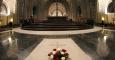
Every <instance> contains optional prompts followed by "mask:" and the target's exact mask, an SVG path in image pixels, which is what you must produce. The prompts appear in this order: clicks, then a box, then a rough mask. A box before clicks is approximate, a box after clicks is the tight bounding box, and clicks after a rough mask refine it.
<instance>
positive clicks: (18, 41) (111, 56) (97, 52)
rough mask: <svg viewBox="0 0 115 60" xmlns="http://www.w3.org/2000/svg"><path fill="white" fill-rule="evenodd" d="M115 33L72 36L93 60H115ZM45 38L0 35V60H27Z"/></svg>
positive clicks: (6, 33) (5, 33) (105, 32)
mask: <svg viewBox="0 0 115 60" xmlns="http://www.w3.org/2000/svg"><path fill="white" fill-rule="evenodd" d="M114 36H115V32H114V31H109V30H102V31H98V32H93V33H85V34H77V35H73V36H70V37H71V38H72V39H73V41H74V42H75V43H76V44H78V45H79V47H80V48H81V49H82V50H83V51H84V52H86V53H87V54H89V55H90V56H91V57H92V58H93V59H92V60H115V47H114V46H115V44H114V43H115V40H114V39H115V37H114ZM43 38H44V37H43V36H39V35H31V34H30V35H26V34H19V33H14V32H11V31H7V32H3V33H0V60H25V58H27V57H28V55H29V54H30V53H31V52H32V51H33V49H34V48H35V47H36V46H37V45H38V44H39V43H40V42H41V41H42V40H43Z"/></svg>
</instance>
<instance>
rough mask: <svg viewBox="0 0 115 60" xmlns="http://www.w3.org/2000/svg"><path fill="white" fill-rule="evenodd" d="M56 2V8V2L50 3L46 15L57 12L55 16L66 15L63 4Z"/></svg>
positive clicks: (52, 14) (53, 14)
mask: <svg viewBox="0 0 115 60" xmlns="http://www.w3.org/2000/svg"><path fill="white" fill-rule="evenodd" d="M57 4H58V6H57V7H58V10H57V8H56V3H53V4H51V5H50V7H49V13H48V15H49V16H56V13H58V14H57V16H66V10H65V7H64V5H63V4H61V3H57Z"/></svg>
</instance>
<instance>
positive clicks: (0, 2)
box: [0, 0, 3, 11]
mask: <svg viewBox="0 0 115 60" xmlns="http://www.w3.org/2000/svg"><path fill="white" fill-rule="evenodd" d="M2 1H3V0H0V11H1V5H2Z"/></svg>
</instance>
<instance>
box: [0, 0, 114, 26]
mask: <svg viewBox="0 0 115 60" xmlns="http://www.w3.org/2000/svg"><path fill="white" fill-rule="evenodd" d="M113 1H114V0H113ZM55 2H56V1H55V0H42V1H41V0H33V1H28V0H19V1H16V0H11V1H9V0H1V2H0V3H1V5H0V6H1V9H0V10H1V12H0V15H1V17H0V22H1V25H7V23H8V22H9V21H10V19H13V24H19V20H20V19H22V18H27V17H29V16H33V17H34V18H35V19H36V20H46V19H47V17H48V16H56V6H55V5H56V3H55ZM111 2H112V0H107V1H104V0H94V1H92V0H88V1H86V0H62V1H61V0H59V1H58V3H59V5H58V7H59V9H58V13H59V14H58V15H59V16H67V17H68V18H69V19H72V20H73V21H76V22H78V21H79V18H81V17H82V18H86V19H87V18H90V19H93V20H95V23H101V20H102V19H101V18H102V17H104V19H105V23H107V24H113V20H114V12H110V13H109V12H107V8H108V6H109V4H110V3H111ZM12 3H13V4H12ZM3 10H4V11H3ZM113 10H114V9H113ZM6 12H7V13H6ZM81 20H83V19H81Z"/></svg>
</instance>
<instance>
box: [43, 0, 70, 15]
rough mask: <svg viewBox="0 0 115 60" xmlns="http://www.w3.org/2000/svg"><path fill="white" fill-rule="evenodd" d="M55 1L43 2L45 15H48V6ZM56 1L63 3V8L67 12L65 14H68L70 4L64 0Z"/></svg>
mask: <svg viewBox="0 0 115 60" xmlns="http://www.w3.org/2000/svg"><path fill="white" fill-rule="evenodd" d="M55 2H56V1H55V0H49V1H47V2H46V3H45V5H44V6H45V9H44V10H45V11H44V12H45V15H46V17H47V16H48V11H49V10H48V9H49V7H50V6H51V4H53V3H55ZM58 3H61V4H63V5H64V7H65V10H66V14H67V16H68V15H69V14H70V6H69V3H68V2H67V1H66V0H63V1H62V0H59V1H58Z"/></svg>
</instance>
